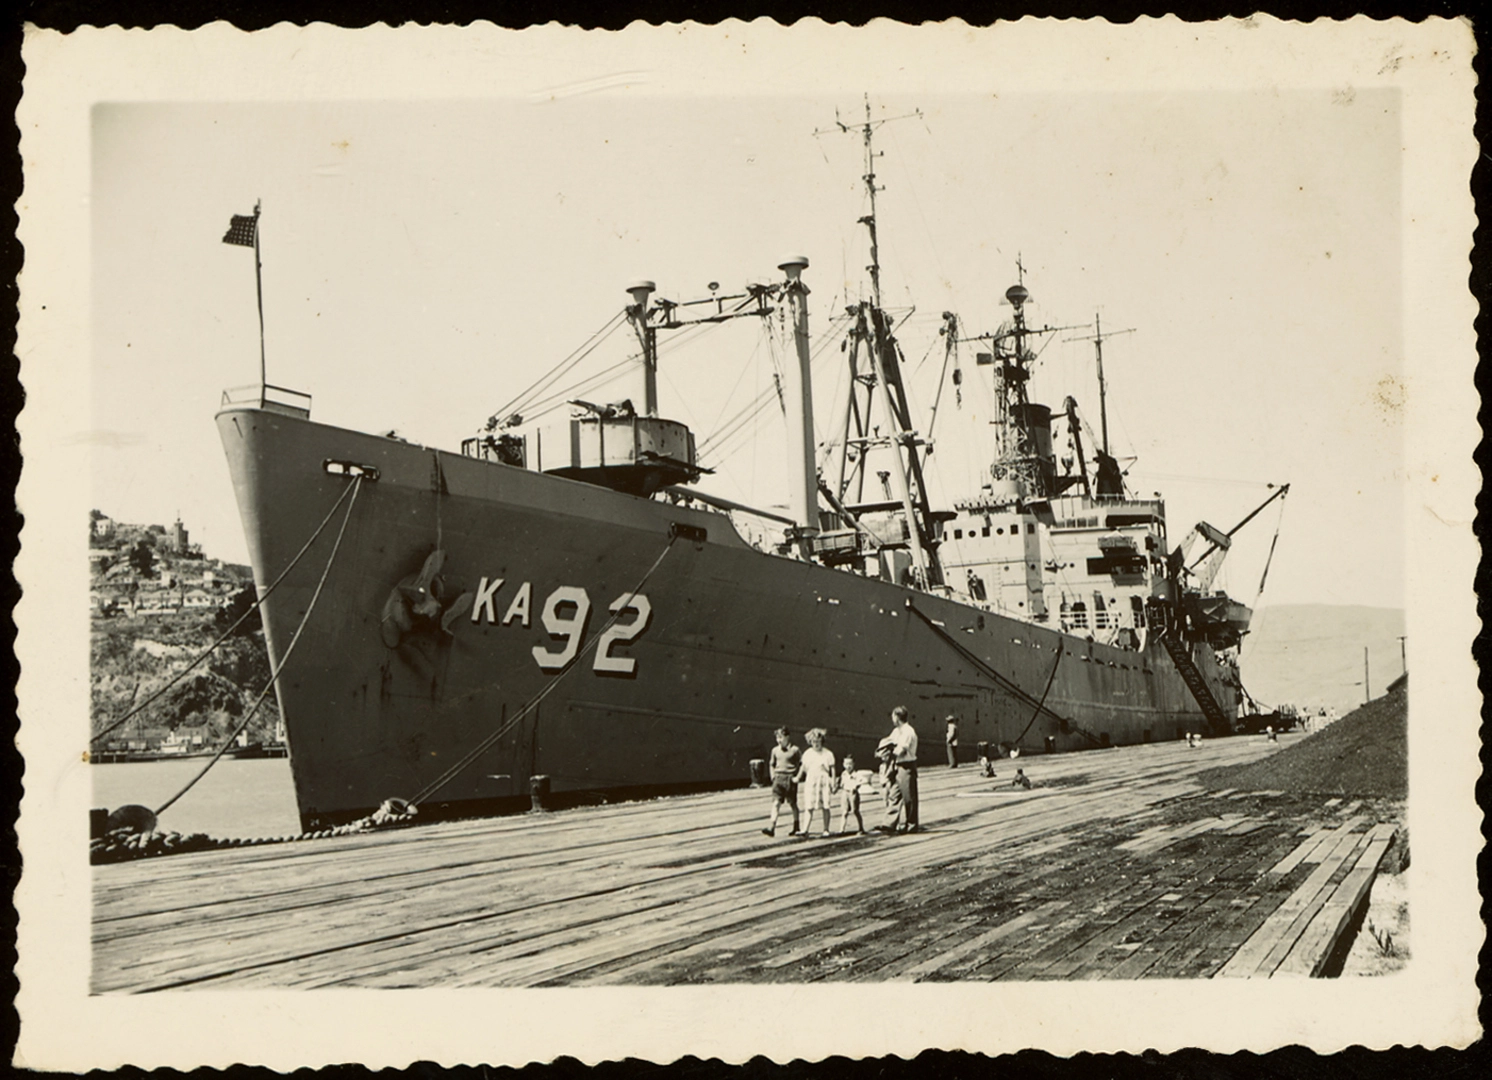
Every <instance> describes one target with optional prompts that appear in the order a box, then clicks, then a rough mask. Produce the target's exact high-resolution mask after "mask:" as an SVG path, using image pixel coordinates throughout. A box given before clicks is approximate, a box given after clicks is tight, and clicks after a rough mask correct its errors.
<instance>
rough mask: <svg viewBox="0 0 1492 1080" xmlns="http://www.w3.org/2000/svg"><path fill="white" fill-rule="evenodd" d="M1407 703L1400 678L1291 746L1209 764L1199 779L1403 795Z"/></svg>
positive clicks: (1211, 783)
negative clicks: (1248, 759) (1259, 756)
mask: <svg viewBox="0 0 1492 1080" xmlns="http://www.w3.org/2000/svg"><path fill="white" fill-rule="evenodd" d="M1407 706H1408V690H1407V684H1400V685H1399V686H1398V687H1396V688H1395V689H1394V690H1393V691H1392V692H1391V693H1388V694H1385V695H1384V696H1383V697H1380V698H1375V699H1374V700H1372V701H1370V702H1368V703H1367V704H1366V705H1363V706H1361V707H1359V708H1358V709H1356V710H1355V711H1353V712H1350V713H1348V714H1347V715H1346V716H1344V717H1342V718H1341V719H1340V720H1338V721H1337V722H1336V723H1334V724H1331V725H1330V726H1328V727H1326V728H1323V729H1322V730H1320V731H1317V732H1315V733H1314V734H1311V735H1308V736H1307V737H1306V738H1304V739H1302V740H1301V741H1300V742H1298V743H1296V744H1295V745H1294V746H1290V747H1287V748H1286V749H1284V750H1281V751H1279V752H1278V753H1276V754H1271V755H1270V756H1269V757H1267V758H1262V759H1260V760H1259V761H1253V762H1249V763H1248V764H1246V765H1230V766H1224V767H1222V768H1217V769H1209V770H1207V771H1206V772H1204V773H1201V774H1200V775H1199V777H1198V779H1200V780H1201V781H1202V783H1204V784H1206V785H1207V786H1208V787H1211V788H1240V789H1244V790H1253V791H1271V790H1273V791H1291V792H1316V793H1321V794H1329V795H1352V796H1357V797H1374V796H1376V797H1381V798H1391V799H1402V798H1404V797H1405V795H1406V793H1407V790H1408V742H1409V739H1408V719H1409V713H1408V707H1407ZM1249 737H1250V738H1259V737H1261V736H1249Z"/></svg>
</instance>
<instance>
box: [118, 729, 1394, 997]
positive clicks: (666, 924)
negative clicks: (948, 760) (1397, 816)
mask: <svg viewBox="0 0 1492 1080" xmlns="http://www.w3.org/2000/svg"><path fill="white" fill-rule="evenodd" d="M1294 738H1296V737H1295V736H1284V737H1283V738H1282V740H1281V742H1280V743H1270V742H1266V741H1265V740H1264V739H1262V738H1235V739H1224V740H1217V741H1209V742H1205V743H1203V744H1202V745H1201V746H1199V747H1195V748H1189V747H1188V746H1187V745H1186V744H1185V743H1184V742H1177V743H1168V744H1163V745H1150V746H1140V747H1128V748H1123V749H1117V750H1107V751H1090V752H1087V753H1080V754H1063V755H1055V756H1051V757H1040V756H1038V757H1032V758H1021V759H1019V760H1018V761H1015V762H1011V761H1001V762H999V763H997V766H996V769H997V776H996V778H995V779H993V780H990V779H986V778H984V777H982V776H980V775H979V773H978V770H977V769H976V768H974V767H973V766H968V765H966V766H961V767H960V768H958V769H954V770H950V769H947V768H945V767H942V766H929V767H925V768H924V769H923V770H922V773H921V804H922V822H923V826H924V831H923V832H921V833H918V834H914V835H908V836H895V837H889V836H880V835H877V834H874V833H873V834H871V835H869V836H863V837H862V836H845V837H838V836H836V837H834V838H831V839H820V838H817V837H814V838H811V839H804V838H791V839H790V838H788V837H787V836H786V831H787V828H788V827H789V826H788V823H787V822H786V821H784V823H783V824H782V826H781V827H780V828H779V830H778V834H777V836H776V838H769V837H767V836H764V835H762V832H761V827H762V825H764V824H765V819H766V815H767V812H768V810H769V797H768V795H767V794H766V793H765V792H763V791H760V790H746V789H742V790H736V791H727V792H717V793H712V794H707V795H697V796H683V797H676V798H670V799H660V800H656V801H651V802H639V803H618V804H613V805H609V806H596V807H591V808H587V809H579V810H567V811H563V812H559V813H552V814H531V815H525V816H519V817H508V818H496V819H486V820H480V821H466V822H452V823H446V824H437V825H430V826H421V827H415V828H408V829H401V830H394V831H389V832H383V833H373V834H365V835H358V836H350V837H340V838H335V839H329V840H319V841H301V842H295V843H284V844H271V845H266V846H260V847H250V848H242V849H233V850H227V851H211V852H202V853H198V854H192V855H177V856H172V857H169V858H161V859H147V860H142V861H139V862H133V863H123V864H117V865H109V866H100V867H95V868H94V917H93V990H94V992H96V993H117V992H139V991H149V990H163V989H173V988H188V987H202V988H216V987H228V988H240V989H242V988H253V987H258V988H273V987H280V988H292V987H295V988H299V987H307V988H309V987H332V986H359V987H432V986H441V987H447V986H561V985H570V986H574V985H602V984H610V985H643V984H693V983H710V982H731V983H758V982H790V983H791V982H811V981H819V980H866V981H888V980H995V979H1011V980H1030V979H1131V978H1140V977H1162V978H1188V977H1199V978H1200V977H1211V976H1223V977H1229V976H1243V977H1262V976H1285V975H1303V976H1304V975H1317V974H1321V973H1322V971H1323V968H1325V967H1326V965H1327V963H1328V960H1329V958H1331V957H1332V956H1333V954H1334V952H1335V950H1336V949H1337V946H1338V944H1339V942H1340V940H1341V938H1342V937H1343V934H1344V931H1345V930H1346V929H1347V928H1348V927H1349V925H1350V924H1351V921H1352V916H1353V913H1354V912H1355V911H1356V910H1357V908H1358V907H1359V905H1360V904H1361V903H1362V901H1363V898H1364V897H1365V896H1366V893H1367V890H1368V887H1369V886H1370V885H1371V883H1372V879H1373V875H1374V874H1375V873H1376V872H1377V869H1378V867H1379V864H1380V862H1381V861H1382V859H1383V857H1384V855H1385V853H1386V852H1387V850H1388V848H1389V846H1390V844H1391V842H1392V839H1393V837H1394V833H1395V825H1394V824H1393V817H1394V810H1395V808H1394V807H1393V806H1392V805H1388V804H1385V805H1382V806H1377V805H1374V804H1366V805H1365V804H1363V803H1361V802H1358V801H1351V800H1345V799H1339V798H1326V797H1324V796H1310V795H1286V794H1283V793H1280V792H1248V791H1207V790H1205V789H1204V788H1203V787H1201V786H1200V785H1199V784H1198V782H1197V781H1196V779H1195V774H1196V773H1198V772H1199V771H1201V770H1202V769H1205V768H1210V767H1212V766H1215V765H1220V764H1229V763H1234V762H1240V761H1248V760H1253V759H1255V758H1258V757H1260V756H1263V755H1265V754H1268V753H1272V752H1274V751H1276V750H1278V749H1280V748H1281V747H1282V746H1284V745H1288V743H1289V742H1291V741H1292V740H1293V739H1294ZM1016 766H1020V767H1022V768H1023V769H1024V770H1025V772H1026V775H1027V776H1028V777H1029V778H1030V779H1031V780H1032V781H1033V783H1034V784H1035V785H1036V786H1035V787H1034V788H1033V789H1032V790H1029V791H1026V790H1023V789H1020V788H1013V787H1011V786H1010V781H1011V777H1012V776H1013V775H1014V773H1015V768H1016ZM878 811H879V799H878V798H870V799H867V802H866V811H865V818H866V825H867V827H870V826H872V825H874V824H877V823H879V821H880V814H879V812H878ZM838 825H839V820H838V814H837V812H836V815H835V827H836V828H837V827H838Z"/></svg>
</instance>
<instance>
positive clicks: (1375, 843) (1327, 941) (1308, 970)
mask: <svg viewBox="0 0 1492 1080" xmlns="http://www.w3.org/2000/svg"><path fill="white" fill-rule="evenodd" d="M1397 831H1398V830H1397V828H1396V827H1395V826H1393V825H1377V826H1375V827H1374V828H1372V829H1371V830H1369V832H1368V844H1367V846H1366V848H1365V849H1364V850H1363V851H1362V853H1361V854H1360V855H1359V856H1358V859H1357V864H1356V865H1355V866H1354V867H1353V868H1352V870H1351V871H1350V872H1349V873H1348V874H1347V876H1346V877H1345V878H1343V879H1342V881H1341V882H1340V884H1338V885H1337V887H1336V889H1335V890H1334V891H1333V893H1332V894H1331V896H1330V898H1329V899H1328V900H1327V901H1326V903H1325V904H1324V905H1322V908H1321V910H1320V911H1319V912H1317V914H1316V917H1315V918H1314V919H1312V920H1311V922H1310V924H1309V925H1308V926H1307V927H1306V929H1305V931H1304V932H1303V933H1302V934H1301V935H1300V940H1299V941H1297V942H1296V943H1295V947H1294V948H1292V949H1291V950H1290V952H1289V953H1288V954H1287V955H1286V957H1285V958H1284V960H1282V961H1281V962H1280V966H1279V967H1278V968H1276V969H1275V971H1274V974H1275V975H1276V976H1279V975H1307V976H1314V975H1319V974H1320V973H1321V969H1322V968H1323V967H1324V966H1325V964H1326V961H1327V959H1328V958H1329V957H1330V956H1331V953H1332V951H1333V949H1334V948H1335V946H1336V944H1337V939H1338V938H1339V937H1340V936H1341V934H1342V931H1343V930H1345V929H1346V927H1347V924H1348V923H1349V922H1350V921H1351V919H1352V915H1353V912H1355V911H1356V910H1357V907H1358V905H1359V904H1361V903H1362V900H1363V897H1365V896H1366V895H1367V892H1368V890H1369V889H1370V888H1372V885H1373V878H1374V877H1375V876H1376V875H1377V873H1378V865H1379V864H1380V863H1381V862H1382V861H1383V856H1384V855H1385V854H1386V853H1387V852H1388V849H1389V845H1390V844H1392V843H1393V838H1394V834H1395V833H1396V832H1397Z"/></svg>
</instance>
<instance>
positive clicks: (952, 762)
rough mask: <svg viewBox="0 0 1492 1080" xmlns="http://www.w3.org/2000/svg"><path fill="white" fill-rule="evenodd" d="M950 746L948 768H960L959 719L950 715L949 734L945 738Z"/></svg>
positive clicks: (945, 741)
mask: <svg viewBox="0 0 1492 1080" xmlns="http://www.w3.org/2000/svg"><path fill="white" fill-rule="evenodd" d="M943 741H944V743H946V744H947V746H948V767H949V768H950V769H956V768H958V717H956V716H954V715H953V714H952V713H949V714H948V734H947V735H945V736H944V737H943Z"/></svg>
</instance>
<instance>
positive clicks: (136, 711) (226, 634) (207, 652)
mask: <svg viewBox="0 0 1492 1080" xmlns="http://www.w3.org/2000/svg"><path fill="white" fill-rule="evenodd" d="M358 479H359V480H361V479H362V477H358ZM354 490H356V485H355V484H354V485H349V486H347V487H345V488H343V489H342V494H341V495H339V496H338V497H337V501H336V502H334V503H332V508H331V509H330V510H328V511H327V512H326V517H324V518H322V519H321V524H320V525H318V526H316V531H315V532H313V533H312V534H311V538H310V539H309V540H307V541H306V542H305V543H304V544H303V545H301V549H300V550H299V551H297V552H296V553H295V558H293V559H291V560H290V562H289V563H288V564H287V565H286V567H285V569H283V570H281V571H280V575H279V577H277V578H275V580H274V581H273V582H271V583H270V586H269V588H267V589H265V590H264V592H263V593H262V594H259V595H258V596H257V597H256V598H255V600H254V603H253V604H252V605H251V606H250V607H249V609H248V610H247V611H245V612H244V613H243V614H242V615H240V616H239V617H238V618H237V619H236V620H234V623H233V625H232V626H230V627H228V629H226V630H224V631H223V632H222V634H220V635H219V636H218V639H217V640H216V641H214V642H213V643H212V644H211V645H209V646H208V647H207V648H206V649H204V650H203V651H202V652H201V653H200V654H199V655H198V656H197V658H196V659H195V660H193V661H192V662H191V663H190V664H188V665H187V666H186V667H184V668H182V669H181V671H179V672H177V673H176V674H175V675H173V676H172V677H171V678H170V679H169V680H168V681H167V682H166V684H165V685H164V686H162V687H160V689H158V690H156V691H154V692H153V693H152V694H151V695H150V696H149V697H147V698H146V699H145V700H144V701H142V702H140V704H139V705H136V706H135V707H134V708H132V709H130V711H129V712H127V713H125V714H124V715H123V716H121V717H120V718H119V719H118V720H115V721H114V722H113V723H112V724H110V725H108V726H107V727H105V728H103V729H101V730H100V731H98V732H96V733H95V734H93V735H90V736H89V737H88V742H89V743H90V744H92V743H96V742H98V740H99V739H102V738H103V737H104V736H105V735H107V734H109V732H111V731H114V730H116V729H117V728H119V727H120V725H122V724H124V723H125V722H126V721H129V720H131V719H133V718H134V717H136V716H138V715H140V713H141V712H142V711H144V710H145V709H147V708H149V707H150V705H151V703H152V702H154V701H156V700H158V699H159V698H160V696H161V695H162V694H164V693H165V692H166V691H167V690H169V689H171V687H173V686H175V685H176V684H177V683H179V682H180V681H181V680H182V679H184V678H186V677H187V675H189V674H190V673H191V672H192V669H194V668H195V667H196V666H197V665H198V664H200V663H202V661H204V660H206V659H207V658H208V657H209V656H211V655H212V654H213V653H214V652H215V651H216V650H217V648H218V646H220V645H221V644H223V642H225V641H227V640H228V639H229V638H230V637H232V636H233V633H234V631H236V630H237V629H238V628H239V627H240V626H242V625H243V622H244V620H245V619H247V618H248V617H249V616H250V615H252V614H254V612H256V611H258V610H259V607H260V605H262V604H263V603H264V601H265V600H267V599H269V594H270V593H272V592H274V591H275V587H276V586H277V585H279V584H280V582H282V581H284V580H285V575H286V574H288V573H290V571H291V570H293V569H295V564H296V563H298V562H300V560H301V556H302V555H304V554H305V553H306V552H307V551H309V550H311V545H312V544H314V543H315V542H316V538H317V537H318V536H320V535H321V534H322V532H323V531H324V530H325V529H326V526H327V522H329V521H331V519H332V515H333V514H335V513H336V512H337V507H339V506H341V505H342V500H343V499H345V498H347V496H348V495H349V494H351V493H352V492H353V491H354ZM139 689H140V687H139V684H138V683H137V684H136V685H135V690H136V691H137V692H138V691H139Z"/></svg>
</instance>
